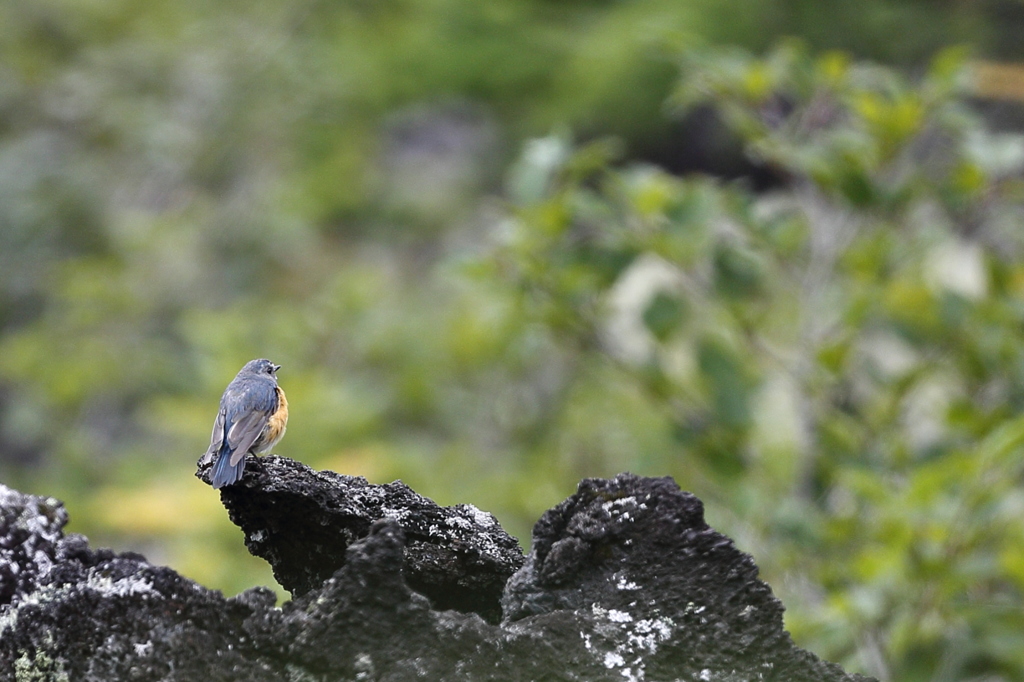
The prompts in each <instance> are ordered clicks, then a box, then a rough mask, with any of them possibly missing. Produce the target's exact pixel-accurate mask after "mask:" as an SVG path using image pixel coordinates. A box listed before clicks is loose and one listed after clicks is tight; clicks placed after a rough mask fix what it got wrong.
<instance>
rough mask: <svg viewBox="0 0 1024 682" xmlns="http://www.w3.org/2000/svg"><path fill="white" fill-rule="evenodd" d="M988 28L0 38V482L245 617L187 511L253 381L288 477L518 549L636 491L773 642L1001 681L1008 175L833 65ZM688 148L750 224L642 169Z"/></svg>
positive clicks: (889, 90) (932, 14)
mask: <svg viewBox="0 0 1024 682" xmlns="http://www.w3.org/2000/svg"><path fill="white" fill-rule="evenodd" d="M991 4H992V3H957V2H937V3H925V2H918V1H914V0H902V1H897V0H884V1H883V0H869V1H866V2H858V3H852V2H845V1H844V2H834V3H813V2H808V1H807V0H781V1H779V2H762V3H749V2H740V1H739V0H717V1H712V0H686V1H680V0H674V1H668V0H644V1H639V0H638V1H634V2H609V1H602V0H574V1H570V2H558V3H554V2H547V1H545V0H501V1H500V2H490V3H480V2H470V1H468V0H387V1H384V2H375V3H366V2H359V1H356V0H351V1H345V2H335V3H323V2H303V3H283V2H280V1H279V0H257V1H256V2H249V3H226V4H223V3H222V4H210V3H198V2H190V1H189V0H185V1H182V0H177V1H176V2H170V1H169V0H153V1H152V2H147V3H131V2H127V1H126V0H110V1H106V2H84V3H83V2H69V1H68V0H42V1H31V2H30V1H29V0H10V1H8V2H5V3H2V4H0V56H2V59H0V480H3V482H5V483H7V484H10V485H13V486H15V487H19V488H21V489H23V490H26V491H29V492H36V493H41V494H47V495H54V496H57V497H60V498H61V499H63V500H65V501H66V503H67V505H68V508H69V510H70V512H71V516H72V530H75V531H80V532H84V533H86V534H88V535H89V537H90V538H91V539H92V541H93V542H94V544H108V545H111V546H114V547H116V548H118V549H135V550H141V551H144V552H145V553H147V555H148V556H149V558H150V559H151V560H153V561H156V562H161V563H167V564H169V565H171V566H173V567H174V568H176V569H178V570H179V571H181V572H183V573H184V574H186V575H189V576H191V577H194V578H196V579H197V580H200V581H201V582H203V583H205V584H208V585H211V586H215V587H221V588H223V589H225V590H226V591H229V592H237V591H239V590H241V589H244V588H246V587H249V586H251V585H253V584H272V578H271V576H270V575H269V571H268V570H267V568H266V567H265V566H264V565H263V564H262V562H261V561H259V560H256V559H253V558H251V557H249V556H248V554H247V553H246V552H245V549H244V547H243V545H242V543H241V535H240V533H239V532H238V531H237V529H235V528H234V527H233V526H232V525H231V524H230V522H229V521H228V520H227V519H226V517H225V514H224V513H223V509H222V508H221V507H220V505H219V502H218V500H217V497H216V495H215V494H214V493H213V492H212V491H210V490H209V488H207V487H206V486H204V485H203V484H201V483H199V482H198V481H196V480H195V479H194V478H193V477H192V472H193V464H194V462H195V460H196V459H197V458H198V457H199V455H200V454H201V453H202V452H203V451H204V450H205V448H206V445H207V439H208V435H209V429H210V427H211V425H212V422H213V418H214V416H215V410H216V404H217V400H218V398H219V396H220V393H221V391H222V390H223V388H224V386H225V385H226V383H227V382H228V381H229V380H230V379H231V378H232V377H233V376H234V374H235V372H237V370H238V368H239V367H240V366H241V365H242V364H243V363H244V362H245V361H247V360H249V359H251V358H254V357H260V356H264V357H270V358H272V359H273V360H274V361H275V362H279V363H281V364H282V365H283V366H284V367H283V369H282V370H281V375H280V377H281V384H282V386H283V387H284V388H285V390H286V391H287V392H288V395H289V400H290V403H291V414H292V416H291V422H290V428H289V432H288V435H287V437H286V438H285V439H284V441H283V442H282V443H281V445H280V446H278V448H277V449H276V450H277V452H278V453H279V454H281V455H284V456H289V457H293V458H296V459H299V460H301V461H304V462H307V463H308V464H310V465H311V466H314V467H319V468H329V469H333V470H336V471H339V472H342V473H347V474H360V475H365V476H367V477H369V478H370V479H371V480H374V481H378V482H384V481H388V480H391V479H393V478H395V477H401V478H403V479H404V480H405V481H406V482H408V483H409V484H410V485H412V486H413V487H414V488H416V489H417V490H418V491H419V492H421V493H423V494H425V495H429V496H431V497H433V498H434V499H436V500H438V501H439V502H441V503H444V504H454V503H458V502H471V503H475V504H477V505H478V506H480V507H482V508H484V509H487V510H490V511H493V512H495V513H496V515H497V516H498V517H499V519H500V520H501V522H502V523H503V524H504V525H505V526H506V527H507V528H509V529H510V530H511V531H513V532H514V533H515V534H517V535H518V536H519V537H520V538H522V539H523V541H524V544H525V543H526V542H528V537H529V528H530V525H531V524H532V523H533V521H535V520H536V518H537V517H538V516H539V514H540V513H541V512H542V511H543V510H544V509H546V508H548V507H550V506H551V505H553V504H555V503H557V502H558V501H560V500H561V499H563V498H564V497H566V496H567V495H568V494H569V493H570V492H571V491H572V490H573V488H574V486H575V484H576V482H577V481H578V479H579V478H581V477H585V476H610V475H613V474H615V473H617V472H619V471H622V470H626V469H629V470H633V471H636V472H638V473H643V474H648V475H673V476H675V477H676V479H677V481H678V482H679V483H680V485H681V486H682V487H684V488H686V489H688V490H692V491H693V492H695V493H696V494H698V495H699V496H700V497H701V498H702V499H704V500H705V501H706V503H707V506H708V515H709V519H710V521H711V522H712V523H713V524H714V525H715V526H716V527H717V528H719V529H721V530H722V531H724V532H726V533H728V534H730V535H731V536H733V537H734V538H736V539H737V541H738V542H739V544H740V546H741V547H742V548H743V549H744V550H746V551H749V552H751V553H752V554H754V556H755V558H756V559H757V560H758V562H759V564H760V565H761V566H762V569H763V571H764V574H765V577H766V579H767V580H768V581H769V582H770V583H771V584H772V586H773V587H774V588H775V589H776V591H777V592H778V593H779V594H780V596H781V597H782V598H783V600H784V602H785V603H786V605H787V607H788V608H789V611H788V615H787V626H788V627H789V628H790V629H791V631H792V632H793V634H794V636H795V637H796V639H797V641H798V643H800V644H802V645H804V646H808V647H810V648H811V649H813V650H814V651H816V652H817V653H819V654H821V655H823V656H825V657H826V658H830V659H832V660H836V661H838V662H841V663H844V664H845V665H847V666H848V667H850V668H851V669H856V670H861V671H865V672H868V673H871V674H874V675H877V676H879V677H882V678H883V679H899V680H954V679H1018V678H1021V677H1024V674H1022V672H1024V655H1022V654H1021V653H1020V652H1021V651H1024V646H1022V642H1021V641H1020V639H1021V635H1020V634H1019V633H1021V632H1024V627H1022V625H1024V623H1022V622H1021V620H1022V618H1024V616H1022V615H1021V614H1022V613H1024V611H1022V609H1021V598H1020V592H1021V586H1022V585H1021V584H1022V581H1024V571H1022V570H1021V566H1022V565H1024V563H1022V561H1024V557H1022V556H1019V555H1020V553H1021V552H1020V550H1018V549H1015V548H1016V547H1021V546H1024V544H1022V542H1021V540H1022V539H1024V538H1022V537H1021V535H1022V530H1024V526H1022V524H1021V522H1020V521H1019V520H1018V519H1019V517H1021V516H1022V514H1021V508H1022V506H1024V502H1022V500H1024V498H1022V496H1021V491H1020V488H1019V484H1018V481H1019V479H1020V472H1019V471H1018V468H1019V466H1020V465H1019V464H1018V461H1020V459H1021V445H1020V441H1021V439H1022V438H1024V422H1021V421H1020V418H1019V416H1018V415H1019V413H1020V405H1021V402H1022V401H1024V342H1022V341H1021V339H1020V338H1019V337H1020V333H1019V330H1020V328H1021V323H1022V316H1024V306H1022V305H1021V303H1020V301H1021V300H1022V294H1024V270H1022V268H1024V266H1022V265H1021V264H1020V263H1021V258H1020V256H1021V253H1020V251H1021V247H1022V244H1021V237H1020V236H1019V225H1020V218H1021V215H1020V202H1021V199H1022V197H1024V190H1022V188H1021V185H1020V181H1019V178H1020V172H1021V164H1022V159H1024V147H1022V143H1021V141H1020V139H1018V138H1016V137H1012V136H1007V135H1003V136H996V135H992V134H989V133H986V132H985V130H984V127H983V126H982V125H981V124H980V123H979V121H978V120H976V118H975V116H974V115H973V114H972V112H971V111H970V110H969V108H968V107H967V106H966V104H965V103H964V100H963V99H962V98H961V97H960V96H959V94H958V90H959V88H960V86H961V85H962V84H963V81H964V79H965V78H968V77H969V73H968V72H967V71H965V70H964V69H963V68H962V57H963V55H962V54H960V53H958V52H956V51H945V52H941V53H939V55H938V56H937V57H935V58H934V59H932V60H931V66H930V67H928V68H927V73H926V75H923V76H922V77H921V78H917V79H915V80H914V81H912V82H908V80H907V79H905V78H904V77H902V76H901V75H899V74H898V73H896V72H894V71H892V70H889V69H886V68H882V67H879V66H873V65H871V64H868V63H865V62H863V61H859V60H858V58H859V57H863V56H869V57H873V58H875V59H877V60H883V61H886V62H889V63H896V64H900V65H903V66H907V67H910V68H911V69H912V70H916V71H919V72H924V70H925V67H924V66H923V65H924V64H925V63H926V62H928V59H927V57H928V56H929V55H931V54H932V53H934V52H936V50H937V49H938V48H939V47H941V46H943V45H945V44H948V43H951V42H959V41H966V42H970V43H971V44H973V45H975V46H977V48H978V49H979V50H982V51H983V50H984V49H985V47H986V45H989V44H991V43H992V41H993V40H995V38H994V36H997V34H998V26H994V25H993V24H992V23H991V22H990V21H988V20H987V19H988V17H989V16H990V15H988V14H987V12H988V10H989V8H990V5H991ZM994 4H996V5H998V4H1000V3H994ZM1004 4H1005V3H1004ZM908 27H912V30H911V28H908ZM787 34H796V35H801V36H803V37H804V38H805V39H806V41H807V44H808V45H810V46H811V47H812V48H813V49H808V48H805V47H802V46H801V44H798V43H790V42H784V43H782V44H781V46H780V47H778V48H777V49H775V50H773V51H771V52H769V53H768V55H767V56H766V57H764V58H755V57H752V56H751V54H750V53H749V52H747V51H745V50H743V49H739V48H736V49H712V48H710V47H709V46H711V45H715V44H724V43H730V44H738V45H743V46H745V47H746V48H748V49H753V50H755V51H757V52H761V51H763V50H764V49H766V48H767V47H768V46H769V45H772V44H775V43H777V41H778V39H779V38H780V37H781V36H783V35H787ZM833 48H842V49H843V50H844V52H842V53H840V52H835V51H830V50H832V49H833ZM819 53H820V56H812V55H814V54H819ZM680 54H682V55H683V56H682V57H681V58H679V57H678V55H680ZM851 54H852V55H854V56H850V55H851ZM666 102H667V104H666ZM695 108H697V109H698V110H702V111H708V110H712V109H713V110H715V111H717V112H719V114H720V116H721V119H722V121H724V124H725V125H726V126H728V127H729V128H730V129H731V130H733V131H734V134H735V135H737V136H738V138H739V139H741V140H742V141H743V143H744V144H745V145H746V150H747V152H748V154H749V155H750V157H751V158H753V159H755V160H756V161H757V162H758V163H759V164H761V166H762V167H763V168H767V169H769V171H770V172H771V173H772V174H773V175H774V176H775V177H777V178H779V179H781V180H782V181H783V182H782V185H783V186H784V188H783V189H777V190H775V191H772V192H768V193H762V194H757V193H754V192H752V191H751V190H750V188H749V187H748V186H747V185H746V184H745V183H743V182H723V181H720V180H714V179H712V178H709V177H705V176H699V175H693V176H688V177H685V178H681V177H678V176H676V175H672V174H670V173H669V172H667V171H666V170H665V169H663V168H660V167H658V166H656V165H653V164H650V163H643V162H641V161H639V159H642V158H648V159H650V158H657V159H662V160H666V162H671V164H672V165H678V166H681V167H685V166H687V161H686V157H687V155H688V154H690V153H691V151H692V149H691V147H694V146H696V144H697V143H698V142H702V143H708V140H706V139H704V140H700V139H695V138H694V137H693V136H691V137H685V136H683V137H679V135H678V133H679V131H680V130H681V129H685V125H681V124H680V123H679V120H680V119H679V118H673V117H672V116H666V115H665V114H666V113H670V114H678V116H679V117H683V119H684V120H689V119H686V118H685V117H686V116H689V115H691V113H692V112H693V111H694V109H695ZM552 130H562V131H570V130H571V131H574V133H575V135H577V138H576V139H581V140H586V142H584V143H579V144H576V143H574V142H573V141H572V140H573V136H572V135H571V134H570V133H569V132H562V133H555V134H551V131H552ZM716 130H717V129H716ZM705 132H706V131H705ZM716 135H721V137H722V139H725V140H726V141H725V142H722V141H721V140H718V139H717V138H716V139H715V140H711V148H712V149H713V150H715V151H714V156H716V159H717V157H718V156H722V155H726V154H728V153H729V149H730V144H729V143H728V140H727V138H726V137H725V136H724V134H721V133H720V132H715V133H714V135H710V137H715V136H716ZM680 140H682V141H680ZM677 161H678V162H679V163H678V164H676V162H677ZM726 165H728V164H726ZM499 197H500V198H499ZM985 676H988V677H985Z"/></svg>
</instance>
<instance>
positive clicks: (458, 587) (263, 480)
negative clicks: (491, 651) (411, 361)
mask: <svg viewBox="0 0 1024 682" xmlns="http://www.w3.org/2000/svg"><path fill="white" fill-rule="evenodd" d="M211 468H212V467H211V466H210V465H209V464H207V465H204V466H202V467H201V468H200V469H199V471H198V472H197V473H196V475H197V476H199V478H200V479H202V480H203V481H205V482H207V483H209V471H210V469H211ZM221 501H222V502H223V503H224V506H225V507H226V508H227V510H228V516H230V517H231V520H232V521H234V522H235V524H237V525H238V526H239V527H240V528H241V529H242V531H243V532H244V533H245V546H246V547H248V548H249V551H250V552H251V553H252V554H254V555H256V556H258V557H261V558H263V559H265V560H266V561H267V562H268V563H269V564H270V565H271V566H272V567H273V569H274V577H275V578H277V581H278V582H279V583H281V585H282V586H283V587H284V588H285V589H286V590H288V591H289V592H291V593H292V596H293V597H298V596H301V595H304V594H306V593H307V592H309V591H310V590H313V589H315V588H317V587H320V586H321V585H323V583H324V581H325V580H327V579H328V578H330V577H331V576H332V575H333V574H334V572H335V571H337V570H338V569H339V568H341V567H342V566H343V565H344V564H345V552H346V550H347V549H348V546H349V545H350V544H352V543H353V542H355V541H356V540H358V539H360V538H363V537H366V535H367V533H368V532H369V529H370V526H372V525H373V524H374V523H376V522H377V521H379V520H381V519H385V518H387V519H392V520H394V521H396V522H397V523H398V524H399V525H400V526H401V527H402V530H403V531H404V533H405V551H404V552H403V555H404V561H403V573H404V575H405V580H406V582H407V583H408V585H409V587H411V588H412V589H413V590H415V591H416V592H419V593H420V594H423V595H424V596H426V597H428V598H429V599H430V600H431V602H432V603H433V605H434V607H435V608H437V609H439V610H444V609H456V610H458V611H464V612H474V613H479V614H480V615H481V616H483V617H484V618H486V619H487V620H489V621H491V622H494V623H496V622H498V620H500V618H501V594H502V590H503V589H504V588H505V583H506V582H507V581H508V579H509V577H510V576H511V575H512V574H513V573H515V572H516V571H517V570H518V569H519V567H520V566H522V565H523V552H522V550H521V549H520V548H519V543H518V542H517V541H516V539H515V538H513V537H512V536H511V535H509V534H508V533H506V532H505V529H504V528H502V527H501V525H500V524H499V523H498V521H497V520H496V519H495V518H494V517H493V516H492V515H491V514H488V513H486V512H482V511H480V510H479V509H477V508H476V507H474V506H472V505H469V504H460V505H457V506H455V507H441V506H439V505H438V504H437V503H435V502H434V501H433V500H429V499H427V498H425V497H423V496H422V495H419V494H417V493H415V492H414V491H413V490H412V489H411V488H409V486H407V485H405V484H403V483H401V482H400V481H396V482H394V483H389V484H387V485H371V484H370V483H369V482H367V480H366V479H365V478H362V477H358V476H342V475H341V474H336V473H334V472H333V471H314V470H313V469H310V468H309V467H307V466H305V465H304V464H300V463H298V462H295V461H293V460H290V459H284V458H281V457H276V456H269V457H258V458H257V457H253V456H252V455H249V456H248V458H247V461H246V464H245V475H244V476H243V477H242V480H241V481H239V482H238V483H237V484H235V485H232V486H227V487H226V488H222V489H221Z"/></svg>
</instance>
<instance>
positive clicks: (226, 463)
mask: <svg viewBox="0 0 1024 682" xmlns="http://www.w3.org/2000/svg"><path fill="white" fill-rule="evenodd" d="M231 455H232V452H231V451H230V450H228V449H227V448H221V449H220V454H218V455H217V461H216V462H214V463H213V474H211V476H210V485H212V486H213V489H214V490H217V489H218V488H223V487H224V486H226V485H231V484H233V483H237V482H238V480H239V479H240V478H242V470H243V469H245V457H244V456H242V457H241V458H239V460H238V464H235V465H234V466H232V465H231Z"/></svg>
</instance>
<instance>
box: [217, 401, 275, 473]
mask: <svg viewBox="0 0 1024 682" xmlns="http://www.w3.org/2000/svg"><path fill="white" fill-rule="evenodd" d="M273 412H274V411H273V410H269V411H264V410H248V411H246V412H244V413H243V414H242V415H240V416H239V418H238V419H237V420H235V421H234V422H233V423H232V424H231V427H230V428H229V429H228V436H227V438H228V448H229V450H230V452H231V459H230V460H228V463H229V464H231V466H235V465H236V464H238V462H239V461H240V460H241V459H242V458H243V457H245V453H247V452H249V448H251V447H252V444H253V443H255V442H256V439H257V438H259V437H260V433H262V432H263V429H264V427H266V425H267V421H268V420H269V419H270V415H271V414H273Z"/></svg>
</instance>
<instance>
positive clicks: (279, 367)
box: [271, 365, 281, 373]
mask: <svg viewBox="0 0 1024 682" xmlns="http://www.w3.org/2000/svg"><path fill="white" fill-rule="evenodd" d="M271 367H273V368H274V372H275V373H276V372H277V370H279V369H281V365H271Z"/></svg>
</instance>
